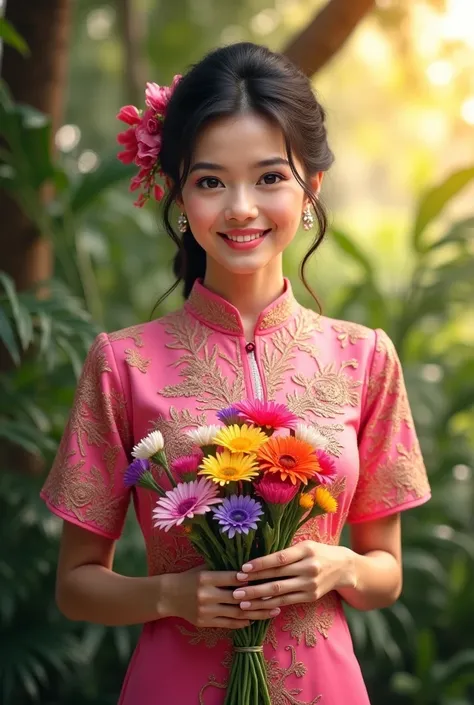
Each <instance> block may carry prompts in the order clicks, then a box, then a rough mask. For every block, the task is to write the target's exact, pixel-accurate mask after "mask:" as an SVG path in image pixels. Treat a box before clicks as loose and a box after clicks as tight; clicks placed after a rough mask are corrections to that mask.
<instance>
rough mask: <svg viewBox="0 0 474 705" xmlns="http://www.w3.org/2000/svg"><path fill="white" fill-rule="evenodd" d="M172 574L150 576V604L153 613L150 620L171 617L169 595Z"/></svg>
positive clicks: (170, 592) (171, 592)
mask: <svg viewBox="0 0 474 705" xmlns="http://www.w3.org/2000/svg"><path fill="white" fill-rule="evenodd" d="M172 578H173V574H170V573H168V574H166V573H165V574H163V575H153V576H151V577H150V588H151V595H150V604H151V611H152V613H153V614H154V616H153V617H152V620H150V621H154V620H157V619H165V618H166V617H173V616H174V615H173V613H172V609H171V601H170V596H171V595H172V594H173V588H172V585H170V583H171V582H172Z"/></svg>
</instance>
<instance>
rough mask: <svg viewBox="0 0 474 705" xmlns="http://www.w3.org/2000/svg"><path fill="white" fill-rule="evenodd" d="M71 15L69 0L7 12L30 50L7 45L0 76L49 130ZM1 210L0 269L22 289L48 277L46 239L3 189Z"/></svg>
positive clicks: (58, 106) (25, 4) (62, 79)
mask: <svg viewBox="0 0 474 705" xmlns="http://www.w3.org/2000/svg"><path fill="white" fill-rule="evenodd" d="M70 14H71V2H70V0H41V2H38V0H8V2H7V8H6V12H5V19H7V20H8V21H9V22H10V23H11V24H12V25H13V26H14V27H15V29H16V30H17V31H18V32H19V33H20V34H21V36H22V37H23V38H24V39H25V40H26V42H27V44H28V46H29V48H30V52H31V53H30V55H29V56H28V57H23V56H21V55H20V54H19V53H18V52H16V51H15V50H14V49H12V48H11V47H8V46H5V47H4V54H3V61H2V70H1V76H2V78H3V80H4V81H5V83H6V84H7V86H8V87H9V90H10V92H11V94H12V96H13V98H14V100H16V101H17V102H19V103H26V104H28V105H31V106H33V107H34V108H37V109H38V110H40V111H41V112H43V113H47V114H48V115H50V116H51V118H52V122H53V129H57V127H59V125H60V122H61V116H62V110H63V96H64V87H65V83H66V74H67V54H68V43H69V30H70ZM0 213H1V214H2V228H1V231H0V262H1V269H3V270H4V271H6V272H7V273H8V274H10V276H11V277H13V279H14V281H15V283H16V286H17V288H18V289H20V290H22V289H27V288H29V287H30V286H31V285H33V284H35V283H37V282H38V281H41V280H43V279H47V278H48V277H49V276H50V275H51V272H52V255H51V249H50V248H51V245H50V243H49V242H48V241H46V240H45V239H43V238H41V233H39V232H37V230H36V228H35V227H34V226H33V225H32V224H31V223H30V222H29V220H28V218H27V217H26V216H25V215H24V214H23V213H22V211H21V210H20V208H19V207H18V206H17V204H16V203H15V202H14V201H13V200H12V199H11V198H10V197H9V196H8V195H7V194H6V193H4V192H0Z"/></svg>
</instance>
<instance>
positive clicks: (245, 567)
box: [242, 563, 253, 573]
mask: <svg viewBox="0 0 474 705" xmlns="http://www.w3.org/2000/svg"><path fill="white" fill-rule="evenodd" d="M242 570H244V571H245V572H246V573H249V572H250V571H251V570H253V565H252V564H251V563H244V564H243V566H242Z"/></svg>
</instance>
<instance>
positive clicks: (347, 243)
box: [331, 228, 374, 279]
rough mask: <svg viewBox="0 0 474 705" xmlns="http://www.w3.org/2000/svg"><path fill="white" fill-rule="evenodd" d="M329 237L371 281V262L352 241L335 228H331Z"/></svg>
mask: <svg viewBox="0 0 474 705" xmlns="http://www.w3.org/2000/svg"><path fill="white" fill-rule="evenodd" d="M331 235H332V238H333V240H334V242H335V243H336V245H337V246H338V247H339V248H340V249H341V250H342V251H343V252H345V253H346V255H349V257H351V258H352V259H353V260H354V261H355V262H357V264H359V265H360V266H361V267H362V269H363V270H364V271H365V273H366V274H367V275H368V276H369V277H370V278H371V279H373V276H374V269H373V266H372V262H371V261H370V259H369V257H368V256H367V255H366V254H365V252H364V251H363V250H361V248H360V247H358V245H356V244H355V242H354V240H352V239H351V238H350V237H349V236H348V235H346V234H345V233H343V232H342V230H338V229H337V228H331Z"/></svg>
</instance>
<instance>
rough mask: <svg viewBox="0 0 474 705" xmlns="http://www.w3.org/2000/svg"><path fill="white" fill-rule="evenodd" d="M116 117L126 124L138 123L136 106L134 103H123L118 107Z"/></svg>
mask: <svg viewBox="0 0 474 705" xmlns="http://www.w3.org/2000/svg"><path fill="white" fill-rule="evenodd" d="M117 119H118V120H121V121H122V122H126V123H127V125H138V123H139V122H140V113H139V111H138V108H136V107H135V106H134V105H124V107H123V108H120V112H119V113H118V114H117Z"/></svg>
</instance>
